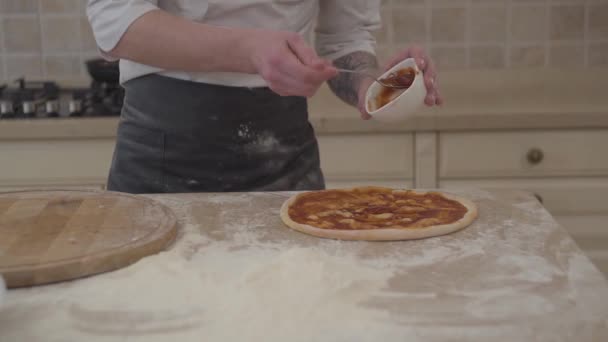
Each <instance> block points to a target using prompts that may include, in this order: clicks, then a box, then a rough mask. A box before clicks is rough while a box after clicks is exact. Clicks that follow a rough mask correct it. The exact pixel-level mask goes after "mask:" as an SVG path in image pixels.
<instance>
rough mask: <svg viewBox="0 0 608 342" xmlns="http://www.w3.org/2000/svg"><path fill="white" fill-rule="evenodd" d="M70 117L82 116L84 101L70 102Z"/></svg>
mask: <svg viewBox="0 0 608 342" xmlns="http://www.w3.org/2000/svg"><path fill="white" fill-rule="evenodd" d="M68 111H69V116H82V101H81V100H76V99H74V100H70V102H69V103H68Z"/></svg>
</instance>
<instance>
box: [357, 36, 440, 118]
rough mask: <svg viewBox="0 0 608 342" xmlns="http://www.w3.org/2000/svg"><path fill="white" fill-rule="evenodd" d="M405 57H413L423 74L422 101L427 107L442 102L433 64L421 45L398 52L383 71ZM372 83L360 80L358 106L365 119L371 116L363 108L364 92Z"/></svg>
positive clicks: (367, 80)
mask: <svg viewBox="0 0 608 342" xmlns="http://www.w3.org/2000/svg"><path fill="white" fill-rule="evenodd" d="M407 58H414V59H415V60H416V65H418V68H419V69H420V71H422V74H423V75H424V84H425V85H426V98H425V99H424V103H425V104H426V105H427V106H429V107H430V106H435V105H441V104H442V103H443V99H442V98H441V95H440V93H439V89H438V85H437V72H436V70H435V65H434V64H433V61H432V60H431V58H430V57H429V56H428V54H427V53H426V52H425V51H424V49H423V48H422V47H420V46H417V45H414V46H411V47H409V48H407V49H405V50H403V51H401V52H399V53H398V54H396V55H395V56H393V58H391V59H390V61H389V62H388V63H387V64H386V66H385V67H384V71H387V70H388V69H390V68H392V67H394V66H395V65H397V64H398V63H400V62H401V61H403V60H404V59H407ZM372 83H374V81H373V80H370V79H365V80H363V81H362V82H361V85H360V87H359V105H358V108H359V111H360V112H361V117H362V118H363V119H365V120H367V119H370V118H371V116H370V115H369V114H368V113H367V110H366V109H365V94H366V93H367V89H368V88H369V86H370V85H372Z"/></svg>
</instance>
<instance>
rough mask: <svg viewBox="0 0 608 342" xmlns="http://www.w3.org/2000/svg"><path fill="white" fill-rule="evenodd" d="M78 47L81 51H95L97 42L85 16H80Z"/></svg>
mask: <svg viewBox="0 0 608 342" xmlns="http://www.w3.org/2000/svg"><path fill="white" fill-rule="evenodd" d="M80 47H81V49H82V51H97V43H96V42H95V37H94V36H93V30H92V29H91V25H90V24H89V21H88V20H87V18H80Z"/></svg>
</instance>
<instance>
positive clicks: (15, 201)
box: [0, 191, 177, 287]
mask: <svg viewBox="0 0 608 342" xmlns="http://www.w3.org/2000/svg"><path fill="white" fill-rule="evenodd" d="M176 229H177V227H176V219H175V216H174V215H173V213H172V212H171V211H170V210H169V209H168V208H167V207H165V206H163V205H161V204H159V203H157V202H155V201H153V200H151V199H149V198H145V197H141V196H132V195H127V194H122V193H116V192H101V191H23V192H4V193H0V274H2V275H3V276H4V278H5V279H6V282H7V285H8V286H9V287H20V286H32V285H39V284H47V283H52V282H57V281H63V280H67V279H75V278H79V277H83V276H88V275H93V274H98V273H101V272H106V271H110V270H115V269H117V268H120V267H124V266H126V265H129V264H131V263H133V262H135V261H137V260H139V259H140V258H142V257H144V256H146V255H150V254H155V253H158V252H159V251H161V250H163V249H164V248H165V247H166V246H167V245H168V244H169V243H170V242H171V241H172V240H173V239H174V237H175V235H176Z"/></svg>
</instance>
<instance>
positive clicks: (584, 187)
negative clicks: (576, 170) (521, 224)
mask: <svg viewBox="0 0 608 342" xmlns="http://www.w3.org/2000/svg"><path fill="white" fill-rule="evenodd" d="M439 186H440V187H442V188H485V189H521V190H526V191H530V192H531V193H533V194H536V195H538V196H539V198H540V199H541V200H542V203H543V205H544V206H545V208H547V210H548V211H549V212H551V214H553V215H598V214H599V215H602V214H606V215H608V201H607V200H606V199H607V198H608V178H579V179H576V178H575V179H569V178H556V179H517V180H477V181H473V180H458V179H456V180H452V179H448V180H446V179H443V180H440V181H439Z"/></svg>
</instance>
